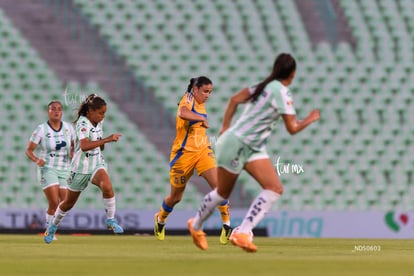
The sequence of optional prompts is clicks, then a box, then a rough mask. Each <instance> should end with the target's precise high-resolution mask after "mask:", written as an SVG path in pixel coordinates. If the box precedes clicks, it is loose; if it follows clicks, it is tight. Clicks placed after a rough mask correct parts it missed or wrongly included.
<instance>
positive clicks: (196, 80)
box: [177, 76, 213, 105]
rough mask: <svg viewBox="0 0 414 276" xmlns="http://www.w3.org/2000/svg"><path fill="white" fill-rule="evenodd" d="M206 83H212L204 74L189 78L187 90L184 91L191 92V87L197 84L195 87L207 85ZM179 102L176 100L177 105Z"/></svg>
mask: <svg viewBox="0 0 414 276" xmlns="http://www.w3.org/2000/svg"><path fill="white" fill-rule="evenodd" d="M208 84H213V82H212V81H211V80H210V79H209V78H207V77H205V76H200V77H197V78H191V79H190V83H189V84H188V86H187V90H186V91H185V92H186V93H192V91H193V87H194V86H197V88H200V87H201V86H203V85H208ZM179 104H180V103H179V102H178V104H177V105H179Z"/></svg>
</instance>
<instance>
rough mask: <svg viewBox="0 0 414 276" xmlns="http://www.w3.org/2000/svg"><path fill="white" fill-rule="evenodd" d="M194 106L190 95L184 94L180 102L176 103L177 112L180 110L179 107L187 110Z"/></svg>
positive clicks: (192, 97)
mask: <svg viewBox="0 0 414 276" xmlns="http://www.w3.org/2000/svg"><path fill="white" fill-rule="evenodd" d="M193 104H194V96H193V94H192V93H185V95H184V96H183V97H182V98H181V100H180V102H179V103H178V110H180V108H181V107H183V106H185V107H187V108H188V109H189V110H191V109H192V108H193Z"/></svg>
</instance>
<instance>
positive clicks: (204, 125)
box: [201, 119, 209, 128]
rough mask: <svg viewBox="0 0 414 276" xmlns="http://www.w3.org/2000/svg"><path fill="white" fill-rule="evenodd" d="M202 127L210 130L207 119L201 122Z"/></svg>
mask: <svg viewBox="0 0 414 276" xmlns="http://www.w3.org/2000/svg"><path fill="white" fill-rule="evenodd" d="M201 126H202V127H205V128H209V126H208V122H207V119H204V120H203V121H201Z"/></svg>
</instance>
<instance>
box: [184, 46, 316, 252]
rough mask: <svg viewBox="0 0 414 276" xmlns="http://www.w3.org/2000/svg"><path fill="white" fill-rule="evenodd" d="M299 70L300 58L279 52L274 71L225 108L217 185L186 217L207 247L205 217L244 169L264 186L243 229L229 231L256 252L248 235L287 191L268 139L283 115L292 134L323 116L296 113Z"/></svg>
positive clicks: (201, 244)
mask: <svg viewBox="0 0 414 276" xmlns="http://www.w3.org/2000/svg"><path fill="white" fill-rule="evenodd" d="M295 72H296V61H295V59H294V58H293V57H292V56H291V55H290V54H286V53H282V54H280V55H278V56H277V58H276V60H275V62H274V65H273V70H272V72H271V74H270V75H269V76H268V77H267V78H266V79H265V80H264V81H262V82H260V83H259V84H257V85H254V86H252V87H250V88H243V89H242V90H240V91H239V92H238V93H236V94H235V95H233V96H232V97H231V99H230V101H229V103H228V105H227V108H226V111H225V113H224V118H223V123H222V128H221V130H220V134H221V136H220V137H219V139H218V141H217V147H216V155H217V163H218V179H219V183H218V187H217V189H215V190H213V191H211V192H210V193H208V194H207V195H206V196H205V197H204V200H203V203H202V204H201V206H200V208H199V210H198V212H197V215H196V216H195V217H194V218H191V219H189V220H188V228H189V230H190V233H191V236H192V237H193V241H194V243H195V245H196V246H197V247H199V248H200V249H202V250H206V249H207V248H208V244H207V240H206V237H205V233H204V232H203V230H202V227H203V222H204V221H205V220H206V219H207V218H208V217H209V216H210V214H211V213H212V211H213V209H214V208H215V207H216V206H217V205H218V204H220V202H222V201H223V200H225V199H227V198H229V196H230V194H231V191H232V190H233V187H234V184H235V183H236V180H237V178H238V176H239V174H240V173H241V171H242V170H243V169H244V170H246V171H247V172H248V173H249V174H250V175H251V176H252V177H253V178H254V179H255V180H256V181H257V182H258V183H259V184H260V186H261V187H262V189H263V190H262V191H261V193H260V194H259V195H258V196H257V197H256V198H255V199H254V200H253V202H252V204H251V205H250V208H249V210H248V211H247V214H246V216H245V217H244V219H243V221H242V223H241V225H240V230H239V231H238V232H235V233H233V234H232V236H231V237H230V242H231V243H232V244H234V245H236V246H239V247H241V248H242V249H244V250H245V251H247V252H256V251H257V247H256V245H255V244H254V243H253V242H252V241H251V240H250V237H249V232H250V231H251V230H252V229H253V228H254V227H255V226H256V225H257V224H258V223H259V222H260V221H261V220H262V219H263V217H264V215H265V214H266V212H268V211H269V210H270V208H271V207H272V205H273V204H274V203H275V202H276V201H277V200H278V198H279V197H280V196H281V194H282V193H283V186H282V184H281V183H280V180H279V178H278V176H277V173H276V171H275V168H274V167H273V164H272V161H271V160H270V158H269V156H268V154H267V152H266V140H267V138H268V137H269V135H270V134H271V131H272V129H273V127H274V125H275V122H277V121H278V120H279V119H280V118H282V119H283V121H284V124H285V127H286V129H287V130H288V132H289V133H290V134H292V135H293V134H296V133H297V132H299V131H301V130H303V129H304V128H306V127H307V126H309V125H310V124H311V123H313V122H315V121H317V120H319V116H320V115H319V110H313V111H312V112H310V114H309V115H308V116H307V117H306V118H305V119H304V120H302V121H299V120H298V119H297V117H296V112H295V108H294V106H293V100H292V97H291V93H290V92H289V90H288V86H289V85H290V84H291V83H292V81H293V79H294V77H295ZM242 103H247V106H246V108H245V109H244V112H243V114H242V115H241V117H240V118H239V119H238V120H237V122H236V123H235V124H234V125H233V126H231V127H230V124H231V120H232V118H233V115H234V113H235V111H236V109H237V107H238V105H239V104H242Z"/></svg>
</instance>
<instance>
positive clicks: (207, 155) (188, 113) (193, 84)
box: [154, 76, 231, 244]
mask: <svg viewBox="0 0 414 276" xmlns="http://www.w3.org/2000/svg"><path fill="white" fill-rule="evenodd" d="M212 90H213V83H212V82H211V80H210V79H209V78H207V77H204V76H200V77H198V78H192V79H191V80H190V84H189V85H188V88H187V92H186V93H185V94H184V96H183V97H182V98H181V100H180V102H179V103H178V110H177V118H176V137H175V140H174V143H173V145H172V149H171V155H170V184H171V191H170V194H169V195H167V196H166V197H165V199H164V201H163V202H162V204H161V208H160V211H159V212H158V213H156V214H155V216H154V234H155V236H156V237H157V238H158V240H161V241H162V240H164V238H165V222H166V220H167V217H168V216H169V215H170V214H171V212H172V211H173V208H174V206H175V205H176V204H177V203H178V202H180V200H181V199H182V197H183V194H184V190H185V186H186V183H187V181H188V180H189V179H190V177H191V176H192V175H193V173H194V169H196V170H197V173H198V175H200V176H202V177H203V178H204V179H206V180H207V182H208V184H209V185H210V187H211V188H212V189H214V188H215V187H217V183H218V179H217V166H216V159H215V156H214V152H213V150H212V148H211V145H210V142H209V140H208V137H207V128H208V122H207V112H206V109H205V106H204V105H205V102H206V101H207V99H208V98H209V97H210V95H211V92H212ZM218 209H219V211H220V215H221V219H222V221H223V227H222V230H221V235H220V243H221V244H227V243H228V238H229V236H230V233H231V227H230V216H229V205H228V201H227V200H224V201H223V202H222V203H221V204H220V205H219V207H218Z"/></svg>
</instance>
